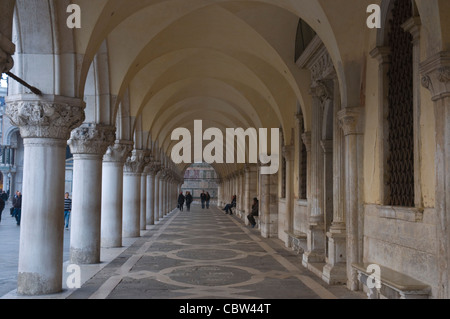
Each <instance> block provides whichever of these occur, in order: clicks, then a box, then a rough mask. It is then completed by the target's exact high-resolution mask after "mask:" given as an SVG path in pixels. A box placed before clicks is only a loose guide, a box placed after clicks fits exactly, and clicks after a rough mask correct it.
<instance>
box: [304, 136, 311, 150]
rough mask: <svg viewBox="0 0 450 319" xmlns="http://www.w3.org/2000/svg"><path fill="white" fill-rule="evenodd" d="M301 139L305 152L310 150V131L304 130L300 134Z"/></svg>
mask: <svg viewBox="0 0 450 319" xmlns="http://www.w3.org/2000/svg"><path fill="white" fill-rule="evenodd" d="M302 141H303V144H305V147H306V152H308V153H309V152H311V132H305V133H303V134H302Z"/></svg>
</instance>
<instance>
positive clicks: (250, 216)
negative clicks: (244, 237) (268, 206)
mask: <svg viewBox="0 0 450 319" xmlns="http://www.w3.org/2000/svg"><path fill="white" fill-rule="evenodd" d="M257 216H259V202H258V198H256V197H255V198H253V205H252V211H251V212H250V214H248V215H247V219H248V221H249V222H250V225H251V226H252V228H255V226H256V220H255V217H257Z"/></svg>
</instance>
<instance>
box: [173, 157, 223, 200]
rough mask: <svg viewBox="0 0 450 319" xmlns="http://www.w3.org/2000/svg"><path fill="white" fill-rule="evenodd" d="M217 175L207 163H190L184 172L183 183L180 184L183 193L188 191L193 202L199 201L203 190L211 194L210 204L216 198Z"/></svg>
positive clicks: (217, 188) (217, 187)
mask: <svg viewBox="0 0 450 319" xmlns="http://www.w3.org/2000/svg"><path fill="white" fill-rule="evenodd" d="M218 181H219V175H218V174H217V172H216V170H215V169H214V168H213V167H212V166H211V165H209V164H207V163H194V164H191V165H190V166H189V167H188V168H187V169H186V171H185V173H184V184H183V185H182V186H181V191H182V192H183V194H186V192H190V193H191V195H192V197H193V199H194V203H199V202H200V195H201V194H202V192H203V191H204V192H205V193H206V192H208V193H209V195H210V196H211V204H213V203H214V204H216V203H217V200H218V195H219V193H218V190H219V185H218Z"/></svg>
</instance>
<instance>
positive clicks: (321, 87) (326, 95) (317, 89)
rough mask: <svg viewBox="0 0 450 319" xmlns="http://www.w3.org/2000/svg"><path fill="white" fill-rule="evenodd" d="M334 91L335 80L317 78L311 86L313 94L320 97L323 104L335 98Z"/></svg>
mask: <svg viewBox="0 0 450 319" xmlns="http://www.w3.org/2000/svg"><path fill="white" fill-rule="evenodd" d="M333 91H334V90H333V81H332V80H328V79H320V80H317V81H315V82H314V84H313V86H311V88H310V93H311V95H312V96H313V97H315V98H317V99H319V100H320V102H321V103H322V104H323V103H324V102H325V101H327V100H332V99H333V97H334V93H333Z"/></svg>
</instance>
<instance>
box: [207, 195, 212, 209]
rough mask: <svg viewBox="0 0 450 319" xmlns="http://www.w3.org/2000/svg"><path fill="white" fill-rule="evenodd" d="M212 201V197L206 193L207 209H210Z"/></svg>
mask: <svg viewBox="0 0 450 319" xmlns="http://www.w3.org/2000/svg"><path fill="white" fill-rule="evenodd" d="M210 201H211V195H209V193H208V192H206V208H207V209H209V202H210Z"/></svg>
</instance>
